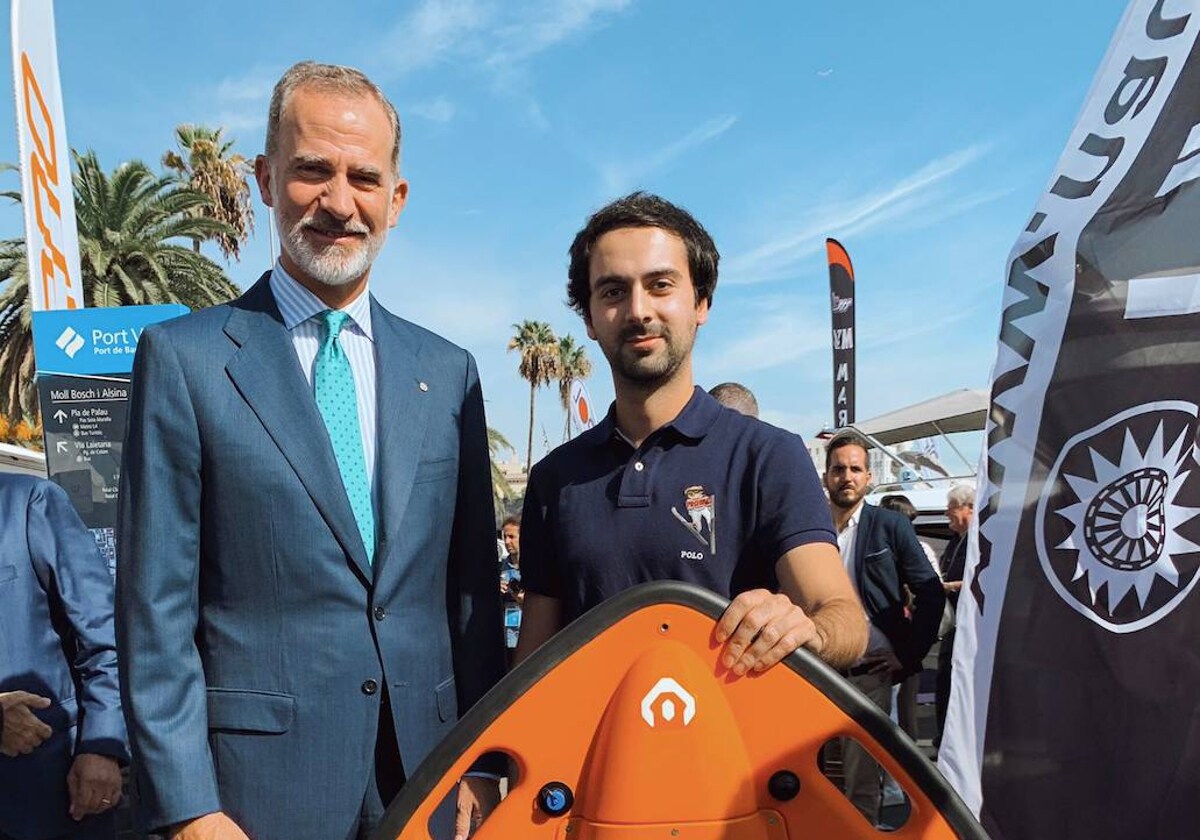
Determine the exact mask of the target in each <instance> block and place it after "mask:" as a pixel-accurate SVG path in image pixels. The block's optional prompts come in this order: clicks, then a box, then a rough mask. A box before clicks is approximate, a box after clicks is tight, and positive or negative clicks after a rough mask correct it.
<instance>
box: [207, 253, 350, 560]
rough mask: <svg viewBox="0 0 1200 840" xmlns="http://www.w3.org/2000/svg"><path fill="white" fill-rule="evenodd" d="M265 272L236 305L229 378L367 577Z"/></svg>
mask: <svg viewBox="0 0 1200 840" xmlns="http://www.w3.org/2000/svg"><path fill="white" fill-rule="evenodd" d="M269 277H270V273H269V272H268V273H267V274H265V275H263V277H262V278H261V279H260V280H259V281H258V282H257V283H256V284H255V285H254V287H253V288H251V289H250V291H248V292H247V293H246V294H245V295H244V296H243V297H242V298H241V300H240V301H239V302H238V304H237V305H235V307H234V309H233V312H232V313H231V314H230V316H229V320H228V322H226V324H225V333H226V334H227V335H228V336H229V337H230V338H231V339H233V341H234V342H235V343H237V344H238V345H239V349H238V351H237V352H236V353H235V354H234V355H233V357H232V358H231V359H230V360H229V362H228V363H227V364H226V366H225V370H226V372H227V373H228V374H229V378H230V379H232V380H233V383H234V385H235V386H236V387H237V389H238V391H239V392H240V393H241V395H242V397H243V398H244V399H245V400H246V402H247V403H248V404H249V405H250V408H251V409H253V411H254V413H255V414H256V415H257V416H258V419H259V420H260V421H261V422H262V424H263V427H264V428H265V429H266V430H267V433H268V434H269V435H270V436H271V439H272V440H274V441H275V444H276V445H277V446H278V447H279V449H280V451H281V452H282V453H283V456H284V457H285V458H286V459H287V461H288V463H289V464H291V466H292V469H293V470H294V471H295V473H296V475H297V477H298V478H299V479H300V483H301V484H303V485H304V488H305V489H306V490H307V491H308V495H309V496H310V497H312V500H313V503H314V504H315V505H316V506H317V510H318V511H320V513H321V516H322V517H323V518H324V519H325V521H326V522H327V523H328V524H329V528H330V530H332V531H333V534H334V536H335V537H336V538H337V540H338V542H339V543H341V545H342V548H343V549H344V550H345V551H346V553H347V554H348V555H349V556H350V558H351V560H352V561H353V563H354V565H355V566H356V567H357V569H358V571H359V573H360V575H361V576H362V577H363V579H364V581H370V579H371V570H370V565H369V564H368V563H367V553H366V550H365V549H364V547H363V542H362V536H361V535H360V534H359V531H358V524H357V523H356V522H355V521H354V513H353V512H352V511H351V509H350V500H349V499H348V498H347V497H346V491H345V488H344V487H343V485H342V477H341V473H340V472H338V467H337V461H336V460H335V459H334V456H333V446H332V444H331V443H330V442H329V433H328V432H327V431H326V429H325V423H324V421H323V420H322V419H321V415H320V412H318V411H317V403H316V400H315V399H313V395H312V393H311V391H310V389H309V387H308V382H307V380H306V379H305V378H304V373H303V372H302V371H301V370H300V362H299V360H298V359H297V358H296V350H295V348H294V347H293V346H292V339H291V335H290V334H289V333H288V331H287V328H286V327H285V326H284V325H283V320H282V318H281V317H280V315H279V308H278V307H277V306H276V305H275V299H274V296H273V295H272V294H271V289H270V286H269V284H268V279H269Z"/></svg>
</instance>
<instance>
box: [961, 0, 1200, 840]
mask: <svg viewBox="0 0 1200 840" xmlns="http://www.w3.org/2000/svg"><path fill="white" fill-rule="evenodd" d="M1198 35H1200V0H1176V2H1169V0H1135V2H1133V3H1132V4H1131V5H1130V8H1129V10H1128V11H1127V12H1126V16H1125V18H1124V20H1123V22H1122V24H1121V27H1120V29H1119V30H1118V32H1117V35H1116V37H1115V38H1114V41H1113V43H1112V45H1111V47H1110V48H1109V53H1108V55H1107V57H1106V59H1105V63H1104V65H1103V66H1102V67H1101V69H1100V72H1099V74H1098V75H1097V77H1096V80H1095V82H1094V84H1093V88H1092V92H1091V94H1090V95H1089V99H1088V101H1087V104H1086V105H1085V106H1084V109H1083V113H1082V115H1081V117H1080V121H1079V123H1078V125H1077V126H1076V128H1075V130H1074V132H1073V133H1072V136H1071V140H1070V142H1069V143H1068V146H1067V150H1066V152H1065V153H1064V155H1063V157H1062V159H1061V160H1060V161H1059V165H1058V168H1057V170H1056V172H1055V176H1054V178H1053V179H1052V181H1051V185H1050V188H1049V191H1048V192H1047V194H1046V195H1045V196H1043V198H1042V200H1041V201H1040V202H1039V204H1038V207H1037V212H1036V213H1035V214H1034V215H1033V217H1032V218H1031V220H1030V222H1029V225H1028V226H1027V228H1026V230H1025V231H1024V232H1023V234H1022V235H1021V238H1020V239H1019V240H1018V243H1017V246H1016V247H1015V249H1014V251H1013V254H1012V257H1011V259H1010V263H1009V272H1008V289H1007V291H1006V295H1005V305H1006V308H1005V310H1004V313H1003V317H1002V323H1001V333H1000V342H999V350H998V355H997V361H996V367H995V371H994V374H993V381H992V410H991V415H990V422H989V425H988V430H987V442H988V452H987V459H986V464H985V467H984V474H983V475H981V487H982V488H983V493H982V495H981V497H980V499H979V500H978V504H977V508H976V509H977V511H978V512H979V522H978V533H977V545H975V546H973V547H972V560H971V563H970V568H969V571H968V575H967V583H968V586H969V590H970V594H969V597H963V598H962V599H961V601H960V605H959V613H958V621H959V630H958V634H957V635H958V641H957V643H956V646H955V652H954V669H955V671H954V689H953V694H952V699H951V708H950V714H949V719H948V722H947V727H946V734H945V737H944V740H943V752H942V755H941V756H940V757H939V765H940V766H941V768H942V770H943V772H945V773H946V775H947V776H948V777H949V778H950V780H951V782H952V783H953V784H954V785H955V787H956V788H957V789H958V790H959V792H960V793H961V794H962V795H963V798H964V800H965V801H966V802H967V804H968V805H969V806H971V807H972V808H973V809H975V810H976V811H977V812H978V813H979V815H980V818H981V821H982V822H983V824H984V826H985V828H987V830H988V831H989V833H990V834H991V836H992V837H993V838H995V840H1016V838H1041V837H1054V838H1056V840H1084V839H1085V838H1086V840H1125V838H1134V837H1136V838H1139V840H1148V839H1149V838H1162V840H1174V838H1181V837H1190V836H1195V835H1196V833H1197V828H1196V820H1197V817H1196V813H1195V805H1194V802H1195V798H1196V793H1197V791H1200V712H1197V708H1200V706H1198V701H1197V698H1200V655H1197V651H1198V650H1200V648H1198V645H1197V639H1200V596H1197V594H1196V593H1195V592H1194V590H1195V588H1196V584H1197V582H1200V462H1198V460H1197V455H1198V450H1197V433H1198V427H1200V37H1198Z"/></svg>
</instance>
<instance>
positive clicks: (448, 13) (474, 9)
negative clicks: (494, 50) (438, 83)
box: [383, 0, 497, 75]
mask: <svg viewBox="0 0 1200 840" xmlns="http://www.w3.org/2000/svg"><path fill="white" fill-rule="evenodd" d="M496 11H497V9H496V7H495V4H494V3H491V2H483V0H423V2H422V3H420V4H419V5H418V6H417V7H416V8H415V9H413V10H412V11H411V12H410V13H409V14H407V15H405V16H404V17H403V18H402V19H401V20H400V22H399V23H398V24H397V25H396V26H395V27H394V28H393V29H392V31H391V33H390V35H389V36H388V37H386V38H384V49H383V52H384V53H385V54H386V56H387V60H386V61H385V62H383V63H384V64H385V66H386V67H387V69H389V70H390V71H391V72H393V73H395V74H397V75H407V74H409V73H413V72H415V71H417V70H421V69H424V68H426V67H430V66H432V65H434V64H437V63H439V62H440V61H442V60H445V59H447V58H449V57H451V56H453V55H454V54H456V53H457V52H458V51H459V50H461V49H463V48H464V46H465V45H467V44H468V43H470V42H471V41H472V40H473V39H474V38H475V36H476V35H477V34H478V33H479V32H480V31H481V30H483V29H484V28H485V27H487V26H488V25H490V24H491V23H492V22H493V20H494V17H495V14H496Z"/></svg>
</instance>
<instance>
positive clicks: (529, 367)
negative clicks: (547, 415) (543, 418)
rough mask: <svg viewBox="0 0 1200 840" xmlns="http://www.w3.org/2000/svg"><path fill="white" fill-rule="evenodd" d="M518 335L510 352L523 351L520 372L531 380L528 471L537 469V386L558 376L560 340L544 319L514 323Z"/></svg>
mask: <svg viewBox="0 0 1200 840" xmlns="http://www.w3.org/2000/svg"><path fill="white" fill-rule="evenodd" d="M513 329H514V330H516V334H515V335H513V337H512V338H511V339H509V341H508V349H509V350H510V351H512V350H517V351H519V352H520V354H521V364H520V366H519V367H518V368H517V372H518V373H520V374H521V378H522V379H524V380H525V381H526V382H528V383H529V448H528V449H527V450H526V456H525V474H526V475H528V474H529V470H530V469H532V468H533V398H534V395H535V394H536V393H537V389H538V388H541V387H543V386H545V385H549V384H550V383H551V382H552V381H554V380H555V379H556V378H557V377H558V339H557V338H555V337H554V330H552V329H551V328H550V325H549V324H547V323H545V322H544V321H522V322H521V323H519V324H513Z"/></svg>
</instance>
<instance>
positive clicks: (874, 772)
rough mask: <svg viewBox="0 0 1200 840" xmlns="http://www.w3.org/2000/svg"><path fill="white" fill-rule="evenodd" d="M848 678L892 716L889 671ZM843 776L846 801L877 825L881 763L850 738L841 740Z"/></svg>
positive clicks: (884, 711)
mask: <svg viewBox="0 0 1200 840" xmlns="http://www.w3.org/2000/svg"><path fill="white" fill-rule="evenodd" d="M846 679H847V680H849V681H850V684H851V685H853V686H854V687H855V688H857V689H858V690H859V691H860V692H862V693H863V694H864V695H865V696H866V698H867V699H868V700H870V701H871V702H872V703H874V704H875V705H876V706H878V707H879V708H881V709H883V713H884V714H885V715H887V714H891V712H892V677H891V674H890V673H889V672H888V671H886V670H885V671H883V673H880V674H858V675H855V676H852V677H847V678H846ZM842 775H843V776H844V777H845V780H846V798H847V799H849V800H850V802H851V804H853V805H854V807H855V808H857V809H858V810H859V813H861V814H862V815H863V816H864V817H866V818H867V819H868V820H869V821H870V823H871V825H875V824H876V823H877V822H879V800H880V786H879V782H880V777H879V764H878V762H876V761H875V759H874V758H872V757H871V754H870V753H869V752H867V751H866V750H865V749H863V748H862V747H860V746H859V745H858V743H857V742H856V741H854V740H852V739H850V738H843V739H842Z"/></svg>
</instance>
